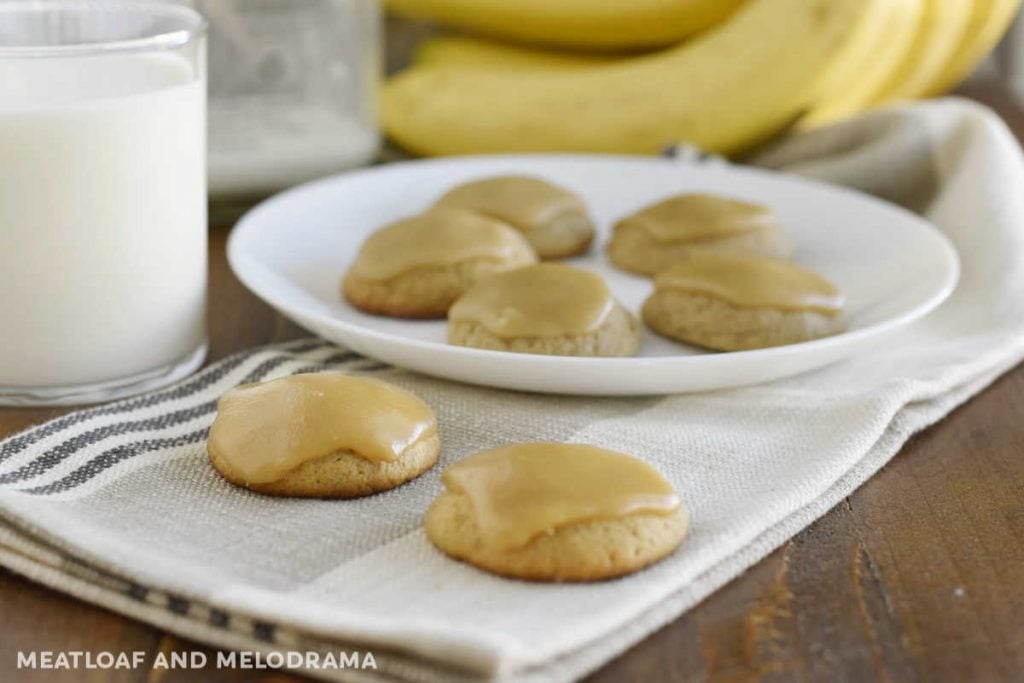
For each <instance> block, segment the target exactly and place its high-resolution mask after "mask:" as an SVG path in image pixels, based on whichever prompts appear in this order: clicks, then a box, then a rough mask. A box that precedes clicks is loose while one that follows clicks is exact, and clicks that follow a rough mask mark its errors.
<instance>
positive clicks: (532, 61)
mask: <svg viewBox="0 0 1024 683" xmlns="http://www.w3.org/2000/svg"><path fill="white" fill-rule="evenodd" d="M620 59H621V57H613V56H609V55H598V54H580V53H576V52H557V51H554V50H540V49H537V48H531V47H525V46H521V45H514V44H509V43H498V42H495V41H491V40H484V39H481V38H470V37H468V36H443V37H438V38H428V39H427V40H425V41H423V42H422V43H420V44H419V46H418V47H417V49H416V54H415V55H414V57H413V64H414V65H415V66H433V67H452V66H454V67H463V68H478V69H502V70H522V69H527V70H529V69H575V68H579V67H588V66H602V65H606V64H612V63H614V62H616V61H618V60H620Z"/></svg>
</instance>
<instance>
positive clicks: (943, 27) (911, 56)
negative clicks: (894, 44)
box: [874, 0, 972, 104]
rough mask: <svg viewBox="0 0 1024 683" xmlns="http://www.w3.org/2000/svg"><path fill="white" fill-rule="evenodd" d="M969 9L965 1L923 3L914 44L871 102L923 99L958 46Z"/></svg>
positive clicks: (969, 13) (881, 102)
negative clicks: (922, 11) (922, 12)
mask: <svg viewBox="0 0 1024 683" xmlns="http://www.w3.org/2000/svg"><path fill="white" fill-rule="evenodd" d="M971 9H972V5H971V3H970V2H969V1H968V0H926V2H925V6H924V15H923V16H922V17H921V21H920V23H919V24H918V29H917V36H916V37H915V39H914V43H913V45H911V47H910V51H909V52H908V53H907V55H906V57H904V59H903V61H902V62H901V63H900V65H899V66H897V67H896V69H895V70H894V71H893V73H892V75H891V76H890V77H889V79H888V80H887V81H886V82H885V84H884V85H883V86H882V87H881V89H880V90H879V92H878V93H877V95H876V96H875V97H874V101H875V103H877V104H885V103H887V102H894V101H899V100H910V99H915V98H918V97H921V96H923V95H924V94H925V92H926V91H927V89H928V87H929V86H930V85H931V84H932V82H933V81H934V79H935V77H936V76H937V75H938V74H940V73H941V72H942V70H943V68H944V67H945V65H946V64H947V63H948V61H949V58H950V57H951V56H952V55H953V53H954V52H955V51H956V49H957V47H958V46H959V45H960V41H961V39H962V38H963V36H964V33H965V31H966V30H967V23H968V22H969V21H970V18H971Z"/></svg>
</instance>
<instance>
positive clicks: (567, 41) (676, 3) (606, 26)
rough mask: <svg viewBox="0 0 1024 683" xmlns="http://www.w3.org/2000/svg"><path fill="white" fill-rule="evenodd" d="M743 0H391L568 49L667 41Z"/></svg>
mask: <svg viewBox="0 0 1024 683" xmlns="http://www.w3.org/2000/svg"><path fill="white" fill-rule="evenodd" d="M743 2H745V0H387V2H386V5H387V8H388V9H389V10H391V11H392V12H394V13H396V14H400V15H402V16H406V17H411V18H414V19H426V20H430V21H435V22H438V23H441V24H445V25H448V26H455V27H458V28H462V29H467V30H470V31H476V32H479V33H483V34H486V35H491V36H497V37H501V38H510V39H513V40H521V41H525V42H530V43H541V44H546V45H556V46H564V47H578V48H595V49H602V50H607V49H621V48H638V47H654V46H658V45H668V44H671V43H674V42H677V41H679V40H681V39H682V38H685V37H687V36H691V35H695V34H697V33H700V32H702V31H704V30H706V29H707V28H709V27H711V26H714V25H715V24H717V23H719V22H721V21H723V20H724V19H725V18H726V17H728V16H729V15H730V14H731V13H732V12H733V10H735V9H736V8H737V7H738V6H740V5H741V4H742V3H743Z"/></svg>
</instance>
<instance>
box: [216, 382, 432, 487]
mask: <svg viewBox="0 0 1024 683" xmlns="http://www.w3.org/2000/svg"><path fill="white" fill-rule="evenodd" d="M440 450H441V441H440V438H439V436H438V434H437V419H436V418H435V416H434V412H433V411H432V410H431V409H430V407H429V406H428V405H427V404H426V403H424V402H423V401H422V400H420V399H419V398H417V397H416V396H415V395H413V394H411V393H409V392H408V391H405V390H404V389H401V388H399V387H396V386H394V385H392V384H388V383H387V382H382V381H380V380H376V379H370V378H365V377H352V376H350V375H343V374H340V373H333V372H330V373H320V374H301V375H292V376H290V377H283V378H281V379H275V380H271V381H269V382H263V383H260V384H246V385H242V386H239V387H237V388H235V389H232V390H231V391H229V392H228V393H226V394H224V396H223V397H221V400H220V402H219V404H218V406H217V417H216V419H215V420H214V422H213V426H212V427H210V435H209V438H208V440H207V453H208V455H209V457H210V462H211V463H212V464H213V467H214V468H215V469H216V470H217V471H218V472H220V474H221V475H222V476H223V477H224V478H225V479H227V480H228V481H229V482H231V483H232V484H235V485H237V486H242V487H245V488H248V489H251V490H253V491H258V492H260V493H268V494H273V495H278V496H299V497H317V498H352V497H356V496H365V495H368V494H371V493H376V492H378V491H385V490H387V489H391V488H394V487H396V486H398V485H400V484H404V483H405V482H407V481H409V480H410V479H415V478H416V477H418V476H419V475H421V474H423V472H425V471H427V470H428V469H430V468H431V467H433V465H434V463H436V462H437V457H438V454H439V453H440Z"/></svg>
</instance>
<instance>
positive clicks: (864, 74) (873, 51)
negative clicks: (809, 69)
mask: <svg viewBox="0 0 1024 683" xmlns="http://www.w3.org/2000/svg"><path fill="white" fill-rule="evenodd" d="M1017 1H1019V0H1017ZM924 3H925V0H890V1H889V2H886V3H882V4H881V5H880V6H879V9H880V11H881V12H882V14H883V16H882V18H881V21H880V27H879V29H878V31H877V32H876V33H874V34H868V35H862V36H858V37H856V38H854V39H853V41H852V42H853V43H854V45H857V46H859V47H858V48H852V49H850V50H848V51H847V53H846V54H845V55H844V57H845V58H844V59H843V60H842V63H841V64H840V65H838V66H837V67H836V69H835V71H834V72H833V77H832V78H831V79H829V82H828V83H826V84H825V85H824V86H823V87H822V92H821V94H820V95H819V99H818V100H817V101H816V102H815V103H814V106H813V107H812V108H811V110H810V111H808V112H807V114H806V115H805V116H804V117H803V118H802V119H801V120H800V122H799V126H800V127H801V128H813V127H815V126H821V125H825V124H829V123H833V122H835V121H838V120H840V119H843V118H846V117H848V116H852V115H854V114H857V113H859V112H861V111H863V110H864V109H867V108H868V107H869V106H870V105H871V101H872V98H873V96H874V95H875V93H877V92H878V91H879V89H880V88H881V87H882V86H883V85H884V84H885V82H886V81H887V80H888V78H889V75H890V74H891V73H892V72H893V69H894V68H895V67H896V66H897V65H898V64H901V63H902V62H903V60H904V58H905V57H906V56H907V54H908V53H909V52H910V48H911V45H912V44H913V42H914V40H915V37H916V35H917V27H918V25H919V23H920V21H921V18H922V16H923V13H924ZM870 23H872V22H868V23H866V24H865V25H866V26H867V25H869V24H870ZM874 23H878V22H874Z"/></svg>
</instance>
